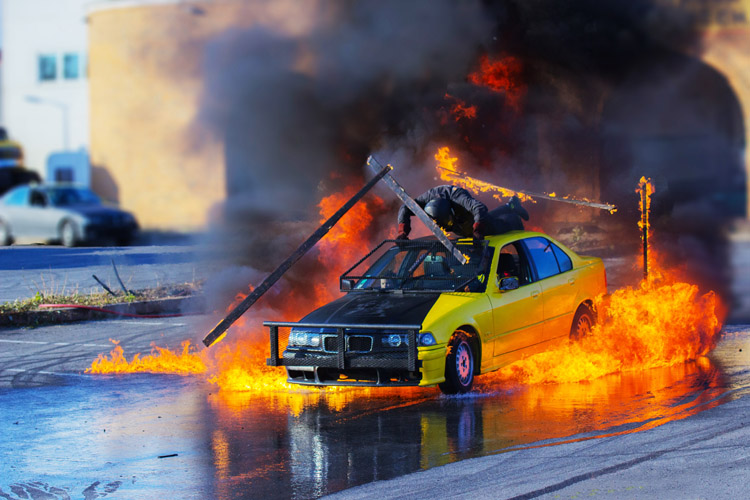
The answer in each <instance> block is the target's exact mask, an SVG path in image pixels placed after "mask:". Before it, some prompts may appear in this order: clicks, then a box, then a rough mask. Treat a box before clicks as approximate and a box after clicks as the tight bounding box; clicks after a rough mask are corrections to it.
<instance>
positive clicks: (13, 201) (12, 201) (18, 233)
mask: <svg viewBox="0 0 750 500" xmlns="http://www.w3.org/2000/svg"><path fill="white" fill-rule="evenodd" d="M30 196H31V189H30V188H29V187H27V186H23V187H19V188H16V189H14V190H13V191H11V192H10V193H9V194H8V195H7V196H6V198H5V217H6V218H7V219H8V222H10V226H11V233H12V234H13V237H14V238H16V239H17V238H28V237H30V236H33V234H34V226H33V225H34V222H33V219H34V216H33V215H34V214H33V212H32V211H31V210H30V208H31V206H30Z"/></svg>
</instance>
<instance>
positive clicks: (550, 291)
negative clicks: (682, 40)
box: [524, 236, 577, 340]
mask: <svg viewBox="0 0 750 500" xmlns="http://www.w3.org/2000/svg"><path fill="white" fill-rule="evenodd" d="M524 245H525V246H526V249H527V250H528V252H529V255H530V256H531V260H532V262H533V263H534V269H535V274H536V276H537V278H538V279H539V285H541V288H542V300H543V303H544V338H545V339H546V340H553V339H557V338H562V337H567V336H568V335H569V333H570V325H571V323H572V321H573V314H574V313H575V307H576V306H577V304H576V303H575V298H576V271H575V270H573V263H572V261H571V259H570V257H569V256H568V255H567V254H566V253H565V252H564V251H563V250H562V249H561V248H560V247H558V246H557V245H555V244H554V243H553V242H552V241H550V240H548V239H547V238H543V237H540V236H538V237H534V238H527V239H525V240H524Z"/></svg>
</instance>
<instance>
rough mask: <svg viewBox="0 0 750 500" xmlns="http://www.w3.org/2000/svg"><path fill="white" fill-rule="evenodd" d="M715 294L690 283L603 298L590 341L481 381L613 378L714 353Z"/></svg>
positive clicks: (649, 285) (620, 292) (647, 287)
mask: <svg viewBox="0 0 750 500" xmlns="http://www.w3.org/2000/svg"><path fill="white" fill-rule="evenodd" d="M716 308H717V302H716V296H715V295H714V293H713V292H710V293H707V294H705V295H702V296H699V294H698V287H697V286H695V285H690V284H687V283H674V284H670V285H656V284H654V283H653V282H648V281H643V282H642V283H641V285H640V287H638V288H630V287H628V288H625V289H621V290H618V291H616V292H615V293H614V294H612V296H611V298H609V300H606V301H605V299H603V298H600V299H599V300H598V304H597V309H598V311H599V320H600V322H599V324H597V325H595V326H594V328H593V329H592V332H591V334H590V335H589V336H587V337H586V338H584V339H581V340H580V341H578V342H575V343H567V344H566V345H564V346H562V347H561V348H559V349H556V350H554V351H549V352H546V353H542V354H537V355H535V356H532V357H530V358H527V359H525V360H523V361H519V362H517V363H513V364H511V365H509V366H508V367H507V368H505V369H503V370H501V371H499V372H496V373H495V374H491V375H489V376H488V377H480V378H479V379H478V381H479V382H480V383H481V384H482V385H492V384H496V383H502V382H508V381H512V382H521V383H528V384H539V383H548V382H553V383H563V382H580V381H584V380H592V379H595V378H598V377H601V376H604V375H608V374H610V373H618V372H622V371H630V370H645V369H649V368H656V367H664V366H671V365H675V364H677V363H682V362H685V361H688V360H692V359H696V358H698V357H699V356H702V355H705V354H706V353H708V351H709V350H711V349H712V348H713V347H714V346H715V345H716V342H717V340H718V338H719V332H720V330H721V325H720V323H719V319H718V317H717V315H716Z"/></svg>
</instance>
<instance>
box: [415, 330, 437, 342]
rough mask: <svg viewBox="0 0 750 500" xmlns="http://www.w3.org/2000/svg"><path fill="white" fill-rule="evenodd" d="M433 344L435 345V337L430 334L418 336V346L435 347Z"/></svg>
mask: <svg viewBox="0 0 750 500" xmlns="http://www.w3.org/2000/svg"><path fill="white" fill-rule="evenodd" d="M435 344H437V341H436V340H435V336H434V335H433V334H431V333H430V332H425V333H420V334H419V345H435Z"/></svg>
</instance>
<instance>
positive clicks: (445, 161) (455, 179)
mask: <svg viewBox="0 0 750 500" xmlns="http://www.w3.org/2000/svg"><path fill="white" fill-rule="evenodd" d="M435 160H437V162H438V164H437V171H438V174H440V179H442V180H444V181H448V182H450V183H451V184H453V185H454V186H459V187H462V188H464V189H466V190H468V191H472V192H473V193H474V194H479V193H487V192H491V193H492V196H493V197H494V198H495V199H496V200H498V201H502V200H503V198H511V197H512V196H514V195H515V196H518V198H519V199H520V200H521V201H531V202H534V200H533V199H532V198H531V196H529V195H527V194H524V193H521V192H518V191H512V190H510V189H505V188H501V187H498V186H493V185H492V184H489V183H487V182H482V181H480V180H477V179H467V178H466V177H465V176H464V175H462V173H461V172H459V171H458V170H457V168H456V163H458V158H457V157H453V156H451V155H450V148H449V147H448V146H443V147H441V148H439V149H438V151H437V153H435ZM498 191H499V192H498Z"/></svg>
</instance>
